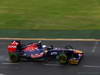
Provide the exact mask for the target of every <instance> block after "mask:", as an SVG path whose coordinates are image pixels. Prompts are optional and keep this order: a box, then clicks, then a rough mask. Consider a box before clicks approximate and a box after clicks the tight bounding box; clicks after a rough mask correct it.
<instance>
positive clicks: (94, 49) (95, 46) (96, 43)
mask: <svg viewBox="0 0 100 75" xmlns="http://www.w3.org/2000/svg"><path fill="white" fill-rule="evenodd" d="M97 45H98V41H96V42H95V45H94V47H93V49H92V53H94V52H95V51H96V48H97Z"/></svg>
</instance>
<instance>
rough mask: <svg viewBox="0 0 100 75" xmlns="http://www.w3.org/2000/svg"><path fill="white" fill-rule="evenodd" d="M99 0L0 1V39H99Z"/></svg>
mask: <svg viewBox="0 0 100 75" xmlns="http://www.w3.org/2000/svg"><path fill="white" fill-rule="evenodd" d="M99 33H100V0H0V37H35V38H36V37H38V38H100V34H99Z"/></svg>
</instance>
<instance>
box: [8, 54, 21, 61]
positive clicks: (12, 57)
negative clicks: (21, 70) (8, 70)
mask: <svg viewBox="0 0 100 75" xmlns="http://www.w3.org/2000/svg"><path fill="white" fill-rule="evenodd" d="M10 61H11V62H12V63H17V62H19V61H20V58H19V56H17V55H11V56H10Z"/></svg>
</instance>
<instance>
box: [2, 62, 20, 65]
mask: <svg viewBox="0 0 100 75" xmlns="http://www.w3.org/2000/svg"><path fill="white" fill-rule="evenodd" d="M1 64H2V65H12V64H19V63H5V62H4V63H1Z"/></svg>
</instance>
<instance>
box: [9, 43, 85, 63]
mask: <svg viewBox="0 0 100 75" xmlns="http://www.w3.org/2000/svg"><path fill="white" fill-rule="evenodd" d="M8 53H9V57H10V60H11V61H12V62H19V61H21V59H22V58H24V59H26V60H28V59H32V60H41V59H43V61H45V60H52V59H55V60H57V61H58V62H59V63H61V64H65V63H69V64H78V63H79V62H80V60H81V59H82V57H83V56H84V52H83V51H81V50H76V49H73V48H72V47H70V46H67V47H66V48H55V47H53V45H52V46H50V47H47V45H42V43H41V42H39V43H32V44H28V45H23V44H21V42H20V41H13V42H11V43H10V44H9V45H8Z"/></svg>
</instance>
